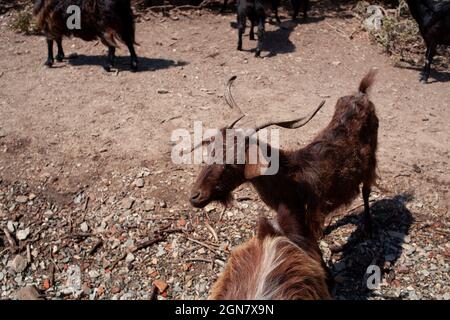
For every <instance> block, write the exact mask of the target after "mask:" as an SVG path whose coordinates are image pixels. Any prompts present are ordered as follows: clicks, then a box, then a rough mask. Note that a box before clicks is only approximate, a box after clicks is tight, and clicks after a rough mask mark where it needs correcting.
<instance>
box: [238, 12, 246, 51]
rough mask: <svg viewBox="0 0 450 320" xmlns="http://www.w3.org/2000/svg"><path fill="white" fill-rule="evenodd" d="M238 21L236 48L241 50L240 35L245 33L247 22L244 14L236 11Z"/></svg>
mask: <svg viewBox="0 0 450 320" xmlns="http://www.w3.org/2000/svg"><path fill="white" fill-rule="evenodd" d="M237 20H238V21H237V23H238V45H237V49H238V50H239V51H242V36H243V34H244V33H245V24H246V23H247V21H246V17H245V14H243V13H240V12H238V16H237Z"/></svg>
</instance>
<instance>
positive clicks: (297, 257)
mask: <svg viewBox="0 0 450 320" xmlns="http://www.w3.org/2000/svg"><path fill="white" fill-rule="evenodd" d="M325 279H326V274H325V270H324V269H323V267H322V265H321V260H320V257H319V255H317V254H316V256H314V255H313V254H310V253H308V252H306V251H305V250H303V249H301V248H300V247H299V246H297V245H296V244H294V243H293V242H292V241H290V240H289V239H288V238H286V237H284V236H275V237H274V236H268V237H265V238H264V239H260V238H253V239H251V240H250V241H248V242H247V243H245V244H243V245H241V246H240V247H238V248H236V249H235V250H234V251H233V252H232V254H231V257H230V258H229V261H228V263H227V265H226V266H225V270H224V271H223V273H222V274H221V275H220V276H219V279H218V280H217V282H216V283H215V284H214V286H213V288H212V291H211V295H210V297H209V299H212V300H234V299H240V300H260V299H261V300H317V299H330V298H331V297H330V294H329V292H328V288H327V285H326V282H325Z"/></svg>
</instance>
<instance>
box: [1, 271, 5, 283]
mask: <svg viewBox="0 0 450 320" xmlns="http://www.w3.org/2000/svg"><path fill="white" fill-rule="evenodd" d="M4 277H5V274H4V273H3V272H1V271H0V281H2V280H3V278H4Z"/></svg>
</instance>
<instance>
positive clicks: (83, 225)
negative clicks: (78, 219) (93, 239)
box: [80, 222, 89, 232]
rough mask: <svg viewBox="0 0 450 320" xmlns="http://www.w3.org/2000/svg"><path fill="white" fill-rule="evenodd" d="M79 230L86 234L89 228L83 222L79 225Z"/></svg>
mask: <svg viewBox="0 0 450 320" xmlns="http://www.w3.org/2000/svg"><path fill="white" fill-rule="evenodd" d="M80 229H81V231H83V232H88V230H89V226H88V224H87V223H86V222H83V223H82V224H81V225H80Z"/></svg>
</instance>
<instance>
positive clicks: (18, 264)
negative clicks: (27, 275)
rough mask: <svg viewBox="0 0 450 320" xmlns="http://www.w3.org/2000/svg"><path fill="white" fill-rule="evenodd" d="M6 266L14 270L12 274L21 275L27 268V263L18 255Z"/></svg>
mask: <svg viewBox="0 0 450 320" xmlns="http://www.w3.org/2000/svg"><path fill="white" fill-rule="evenodd" d="M8 266H9V267H10V268H11V269H12V270H14V272H17V273H21V272H23V271H25V269H26V268H27V266H28V261H27V259H25V258H24V257H22V256H21V255H20V254H18V255H16V256H15V257H14V258H13V259H12V260H11V261H10V262H9V263H8Z"/></svg>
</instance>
